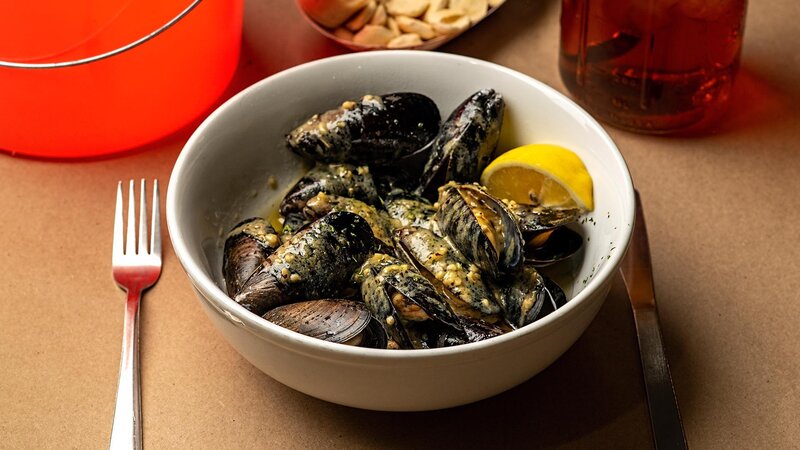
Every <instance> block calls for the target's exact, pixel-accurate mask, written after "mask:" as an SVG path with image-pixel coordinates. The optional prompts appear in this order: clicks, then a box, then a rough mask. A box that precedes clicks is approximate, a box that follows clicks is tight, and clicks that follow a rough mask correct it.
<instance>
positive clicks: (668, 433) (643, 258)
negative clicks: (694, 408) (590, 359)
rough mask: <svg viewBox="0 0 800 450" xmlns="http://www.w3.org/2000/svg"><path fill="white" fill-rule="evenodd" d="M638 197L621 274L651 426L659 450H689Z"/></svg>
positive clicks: (637, 197) (636, 193)
mask: <svg viewBox="0 0 800 450" xmlns="http://www.w3.org/2000/svg"><path fill="white" fill-rule="evenodd" d="M635 195H636V222H635V224H634V227H633V235H632V237H631V242H630V246H629V247H628V251H627V253H626V254H625V257H624V258H623V260H622V265H621V266H620V272H622V280H623V281H624V282H625V287H626V288H627V289H628V296H629V297H630V300H631V307H632V308H633V319H634V321H635V322H636V336H637V338H638V339H639V354H640V356H641V360H642V372H643V373H644V386H645V390H646V391H647V405H648V408H649V410H650V424H651V426H652V428H653V442H654V443H655V447H656V449H659V450H663V449H686V448H688V447H687V443H686V436H685V435H684V432H683V424H682V422H681V414H680V411H679V410H678V400H677V398H676V397H675V389H674V388H673V387H672V377H671V376H670V373H669V364H668V363H667V356H666V354H665V353H664V342H663V341H662V339H661V329H660V327H659V325H658V310H657V308H656V296H655V291H654V290H653V270H652V266H651V263H650V245H649V244H648V241H647V228H646V227H645V224H644V213H643V211H642V202H641V200H640V199H639V192H638V191H636V192H635Z"/></svg>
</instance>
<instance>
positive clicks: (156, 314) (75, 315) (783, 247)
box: [0, 0, 800, 448]
mask: <svg viewBox="0 0 800 450" xmlns="http://www.w3.org/2000/svg"><path fill="white" fill-rule="evenodd" d="M559 13H560V2H558V1H556V0H535V1H523V0H510V1H509V2H508V4H507V5H506V6H504V7H503V8H501V10H500V11H498V12H497V13H496V14H495V15H494V16H492V17H490V18H489V19H487V20H486V21H485V22H484V23H483V24H482V25H481V26H480V27H479V28H477V29H475V30H472V31H470V32H469V33H467V34H465V35H464V36H462V37H460V38H459V39H457V40H456V41H454V42H452V43H451V44H448V45H447V46H445V47H443V48H442V49H441V51H444V52H450V53H458V54H464V55H469V56H474V57H478V58H482V59H486V60H489V61H494V62H497V63H500V64H503V65H506V66H508V67H510V68H512V69H516V70H519V71H522V72H524V73H527V74H529V75H531V76H533V77H535V78H537V79H539V80H541V81H543V82H545V83H547V84H549V85H550V86H553V87H555V88H556V89H559V90H561V91H562V92H563V91H564V86H563V84H562V83H561V81H560V79H559V76H558V70H557V53H558V44H557V43H558V30H559V26H558V18H559ZM798 16H800V7H799V6H798V4H797V3H796V2H794V1H793V0H776V1H774V2H751V4H750V7H749V11H748V16H747V25H746V31H745V46H744V52H743V65H742V71H741V75H740V77H739V79H738V81H737V84H736V87H735V90H734V95H733V100H732V103H731V108H730V113H729V116H728V117H727V118H726V120H725V121H724V123H723V124H722V125H721V126H720V128H719V129H718V130H716V131H715V132H714V133H710V134H706V135H703V136H699V137H692V138H660V137H648V136H641V135H636V134H631V133H627V132H623V131H619V130H616V129H613V128H610V127H607V129H608V131H609V133H610V134H611V136H612V138H614V139H615V141H616V142H617V144H618V146H619V147H620V149H621V151H622V153H623V154H624V156H625V158H626V160H627V162H628V164H629V166H630V170H631V172H632V175H633V178H634V181H635V183H636V185H637V186H638V188H639V190H640V191H641V194H642V199H643V202H644V206H645V211H646V215H647V220H648V228H649V231H650V242H651V245H652V254H653V266H654V271H655V276H656V292H657V296H658V305H659V310H660V313H661V323H662V326H663V333H664V338H665V340H666V345H667V353H668V356H669V358H670V363H671V367H672V374H673V379H674V382H675V388H676V391H677V395H678V399H679V403H680V407H681V411H682V414H683V419H684V424H685V428H686V433H687V437H688V440H689V443H690V445H691V446H692V447H693V448H796V445H797V442H798V440H800V425H799V424H800V421H798V420H797V414H798V411H800V392H798V379H800V344H799V343H800V323H799V320H800V319H798V318H800V302H798V297H799V296H798V291H799V290H800V275H798V273H800V246H799V245H798V239H800V234H799V233H798V230H800V227H798V224H800V212H798V210H799V209H798V206H800V204H799V203H798V201H797V197H796V195H797V192H800V176H798V172H799V171H800V154H798V144H800V108H798V106H797V105H798V101H800V88H799V87H798V83H797V80H798V79H800V52H798V51H797V47H796V46H795V45H794V43H793V40H794V38H795V36H796V34H797V22H796V20H797V17H798ZM345 51H346V50H345V49H343V48H340V47H338V46H336V45H335V44H334V43H331V42H329V41H327V40H325V39H324V38H321V37H320V36H318V35H317V34H316V32H315V31H314V30H313V29H312V28H311V27H310V26H308V24H306V23H305V22H304V20H303V19H302V18H301V17H300V15H299V13H298V11H297V9H296V8H295V6H294V5H293V4H292V2H290V1H288V0H280V1H279V0H260V1H248V2H247V3H246V10H245V29H244V37H243V57H242V61H241V64H240V70H239V71H238V73H237V75H236V78H235V80H234V82H233V84H232V85H231V88H230V89H229V92H228V94H227V95H232V94H233V93H235V92H237V91H239V90H241V89H242V88H244V87H246V86H248V85H250V84H252V83H253V82H255V81H257V80H258V79H260V78H263V77H265V76H267V75H270V74H272V73H275V72H277V71H280V70H282V69H285V68H288V67H291V66H293V65H296V64H299V63H302V62H304V61H309V60H313V59H318V58H321V57H324V56H327V55H333V54H339V53H344V52H345ZM193 126H196V124H194V125H193ZM192 129H193V127H187V129H185V130H183V131H182V132H180V133H177V134H176V135H174V136H172V137H170V138H168V139H165V140H162V141H160V142H158V143H155V144H152V145H149V146H147V147H146V148H144V149H140V150H139V151H136V152H132V153H128V154H125V155H122V156H117V157H113V158H105V159H100V160H94V161H84V162H53V161H39V160H31V159H24V158H18V157H12V156H9V155H5V154H3V155H0V448H103V447H105V446H107V442H108V437H109V432H110V427H111V420H112V413H113V410H114V394H115V390H116V383H117V371H118V363H119V349H120V338H121V332H122V312H123V302H124V296H123V293H122V292H121V291H119V290H118V289H117V287H116V286H115V284H114V282H113V281H112V278H111V274H110V262H111V254H110V242H111V230H112V208H113V202H114V189H115V185H116V182H117V180H120V179H123V180H124V179H129V178H139V177H146V178H158V179H159V180H160V181H161V183H162V186H163V187H164V188H165V187H166V185H167V182H168V180H169V175H170V171H171V169H172V165H173V163H174V161H175V159H176V157H177V155H178V153H179V152H180V149H181V146H182V145H183V143H184V142H185V141H186V139H187V138H188V136H189V134H190V133H191V130H192ZM43 132H46V130H43ZM164 194H165V192H164V191H163V190H162V196H164ZM163 230H164V231H166V227H164V228H163ZM164 247H165V248H164V253H165V257H164V264H165V265H164V270H163V274H162V276H161V280H160V281H159V282H158V284H157V285H156V286H155V287H154V288H153V289H151V290H150V291H149V292H147V293H146V296H145V298H144V302H143V305H142V311H141V339H142V344H141V351H142V358H141V362H142V383H143V406H144V433H145V440H144V443H145V447H146V448H252V447H261V448H375V447H388V448H647V447H648V446H650V445H651V444H650V430H649V422H648V416H647V409H646V403H645V396H644V391H643V383H642V380H641V370H640V367H639V359H638V354H637V347H636V340H635V334H634V324H633V320H632V316H631V312H630V307H629V305H628V300H627V296H626V294H625V290H624V287H623V285H622V283H621V280H620V279H619V278H617V279H616V280H615V283H614V286H613V288H612V290H611V293H610V295H609V297H608V300H607V302H606V304H605V305H604V307H603V309H602V310H601V311H600V314H599V316H598V317H597V319H596V320H595V321H594V322H593V323H592V325H591V326H590V327H589V329H588V330H587V332H586V333H585V334H584V335H583V336H582V337H581V338H580V339H579V341H578V342H577V343H576V344H575V345H574V346H573V347H572V348H571V349H570V350H569V351H568V352H567V353H566V354H565V355H564V356H563V357H562V358H560V359H559V360H558V361H556V362H555V363H554V364H553V365H552V366H551V367H549V368H548V369H547V370H545V371H544V372H542V373H541V374H539V375H537V376H536V377H534V378H533V379H531V380H530V381H528V382H526V383H524V384H522V385H521V386H519V387H517V388H515V389H512V390H510V391H508V392H506V393H504V394H501V395H498V396H496V397H494V398H491V399H488V400H485V401H481V402H478V403H476V404H472V405H468V406H464V407H459V408H454V409H450V410H445V411H436V412H427V413H407V414H402V413H378V412H371V411H362V410H356V409H351V408H346V407H341V406H338V405H333V404H329V403H326V402H323V401H319V400H316V399H314V398H311V397H308V396H305V395H304V394H300V393H298V392H296V391H293V390H291V389H289V388H287V387H284V386H283V385H281V384H279V383H277V382H276V381H274V380H272V379H270V378H269V377H267V376H266V375H263V374H262V373H261V372H259V371H258V370H257V369H255V368H254V367H252V366H251V365H250V364H249V363H247V362H246V361H245V360H244V359H243V358H242V357H240V356H239V355H238V354H237V353H236V352H235V351H233V350H232V348H231V347H230V346H229V345H228V344H227V343H226V342H225V341H224V340H223V338H222V337H221V335H219V334H218V333H217V332H216V331H215V330H214V329H213V328H212V325H211V323H210V322H209V321H208V319H207V318H206V317H205V315H204V313H203V312H201V309H200V307H199V304H198V301H197V300H196V298H195V297H194V294H193V293H192V290H191V287H190V285H189V282H188V280H187V279H186V277H185V276H184V274H183V271H182V269H181V268H180V265H179V263H178V261H177V259H176V257H175V255H174V253H173V251H172V248H171V246H170V242H169V240H167V239H165V241H164ZM386 388H387V389H391V388H392V387H391V386H387V387H386Z"/></svg>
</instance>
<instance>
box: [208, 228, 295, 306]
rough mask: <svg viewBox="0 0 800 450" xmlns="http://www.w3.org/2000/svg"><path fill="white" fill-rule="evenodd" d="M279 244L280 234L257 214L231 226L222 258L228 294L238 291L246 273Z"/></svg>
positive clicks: (250, 272)
mask: <svg viewBox="0 0 800 450" xmlns="http://www.w3.org/2000/svg"><path fill="white" fill-rule="evenodd" d="M280 245H281V239H280V236H278V234H277V233H276V232H275V229H274V228H272V226H271V225H270V224H269V223H268V222H267V221H266V220H264V219H262V218H260V217H251V218H249V219H246V220H243V221H242V222H240V223H238V224H237V225H236V226H234V227H233V229H232V230H231V231H230V232H229V233H228V236H227V237H226V238H225V247H224V249H223V259H222V273H223V276H224V278H225V287H226V289H227V291H228V295H229V296H231V297H233V296H235V295H236V294H238V293H239V291H240V290H241V289H242V286H243V285H244V284H245V282H246V281H247V280H248V279H249V278H250V276H251V275H253V274H254V273H255V272H256V270H258V269H259V268H260V267H261V265H262V264H263V263H264V261H265V260H266V259H267V257H268V256H269V255H271V254H272V252H274V251H275V249H276V248H278V246H280Z"/></svg>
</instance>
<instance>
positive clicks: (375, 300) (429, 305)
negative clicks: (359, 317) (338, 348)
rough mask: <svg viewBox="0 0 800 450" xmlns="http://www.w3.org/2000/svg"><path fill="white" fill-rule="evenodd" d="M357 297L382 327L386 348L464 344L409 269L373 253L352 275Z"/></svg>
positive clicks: (444, 307) (448, 315)
mask: <svg viewBox="0 0 800 450" xmlns="http://www.w3.org/2000/svg"><path fill="white" fill-rule="evenodd" d="M355 279H356V281H357V282H359V283H360V284H361V295H362V298H363V299H364V302H365V303H366V304H367V306H368V307H369V309H370V311H372V314H373V316H374V317H375V318H376V319H377V320H378V321H379V322H380V323H381V325H383V327H384V330H385V333H386V336H387V348H431V347H443V346H449V345H457V344H462V343H464V342H466V335H465V334H464V331H463V329H462V327H461V325H460V323H459V321H458V318H457V317H456V315H455V314H454V313H453V311H452V310H451V309H450V307H449V305H448V304H447V303H446V302H445V301H444V300H443V299H442V298H441V297H440V296H439V294H438V293H437V292H436V290H435V289H434V287H433V286H432V285H431V283H430V282H429V281H428V279H427V278H425V277H424V276H423V275H422V274H420V273H419V272H418V271H417V270H416V269H415V268H414V267H413V266H411V265H409V264H407V263H404V262H402V261H400V260H398V259H397V258H394V257H392V256H389V255H386V254H382V253H375V254H374V255H372V256H371V257H370V258H369V259H368V260H367V261H366V262H365V263H364V265H363V266H362V267H361V269H360V270H359V271H358V272H357V273H356V275H355Z"/></svg>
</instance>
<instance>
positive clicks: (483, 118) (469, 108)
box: [417, 89, 505, 194]
mask: <svg viewBox="0 0 800 450" xmlns="http://www.w3.org/2000/svg"><path fill="white" fill-rule="evenodd" d="M504 111H505V101H504V100H503V97H502V96H501V95H500V94H499V93H497V92H496V91H494V90H493V89H482V90H480V91H478V92H476V93H474V94H472V95H471V96H470V97H469V98H467V99H466V100H465V101H464V102H463V103H461V105H459V106H458V107H457V108H456V109H455V110H454V111H453V113H452V114H450V117H448V119H447V120H446V121H445V122H444V123H443V124H442V128H441V130H440V131H439V133H438V134H437V135H436V138H435V139H434V141H433V143H432V147H431V154H430V157H429V158H428V161H427V163H426V164H425V168H424V169H423V171H422V179H421V181H420V183H419V186H418V188H417V193H420V194H430V193H432V191H433V190H434V189H435V188H436V187H438V186H440V185H442V184H444V183H446V182H448V181H451V180H453V181H457V182H462V183H471V182H473V181H478V179H479V178H480V175H481V172H483V169H484V168H485V167H486V166H487V165H488V164H489V162H490V161H491V159H492V154H493V153H494V151H495V148H496V147H497V143H498V142H499V140H500V129H501V128H502V126H503V113H504Z"/></svg>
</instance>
